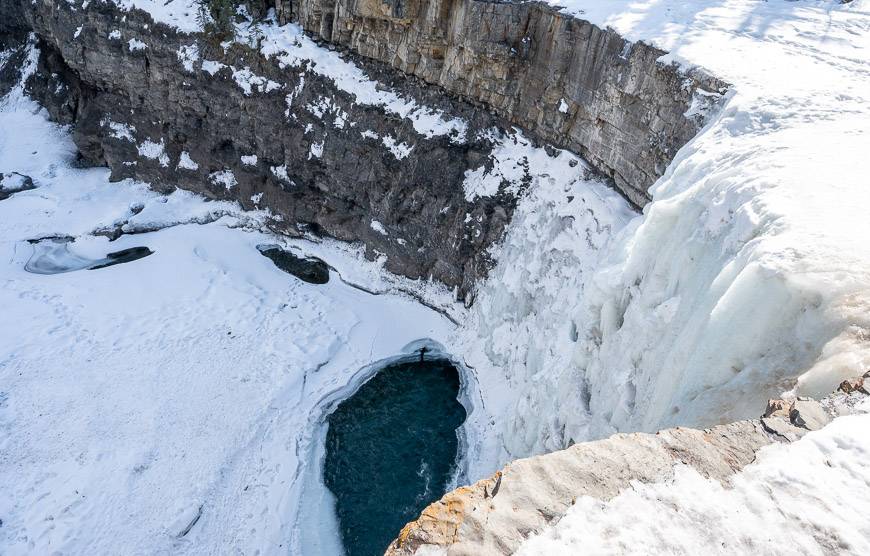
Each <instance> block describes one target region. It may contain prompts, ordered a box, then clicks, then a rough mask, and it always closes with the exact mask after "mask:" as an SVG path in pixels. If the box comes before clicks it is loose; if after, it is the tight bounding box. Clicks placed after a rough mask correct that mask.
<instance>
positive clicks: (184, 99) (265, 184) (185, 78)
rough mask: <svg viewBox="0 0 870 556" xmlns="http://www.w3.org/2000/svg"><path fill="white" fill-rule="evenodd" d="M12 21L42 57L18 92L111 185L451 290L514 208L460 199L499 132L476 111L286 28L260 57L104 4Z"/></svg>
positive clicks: (509, 203)
mask: <svg viewBox="0 0 870 556" xmlns="http://www.w3.org/2000/svg"><path fill="white" fill-rule="evenodd" d="M2 4H3V6H5V9H7V10H9V11H12V12H15V10H14V9H10V8H9V5H10V0H3V2H2ZM16 14H17V15H19V16H20V17H19V18H18V19H19V20H21V19H23V20H24V25H26V26H27V27H29V28H30V29H32V30H33V31H35V32H36V35H37V36H38V38H39V47H40V51H41V52H42V56H41V58H40V71H39V72H38V73H37V75H36V76H35V78H34V79H32V80H31V81H30V83H29V84H28V90H29V92H30V93H31V94H32V95H33V96H34V97H35V98H37V99H38V100H39V101H40V102H41V103H42V104H43V105H44V106H45V107H46V108H47V109H48V111H49V112H50V114H51V116H52V118H53V119H54V120H56V121H59V122H62V123H65V124H73V125H74V128H73V130H74V135H73V136H74V140H75V143H76V145H77V147H78V149H79V151H80V156H81V157H82V158H83V159H84V162H86V163H88V164H94V165H106V166H108V167H109V168H110V169H111V171H112V179H113V180H121V179H124V178H135V179H139V180H143V181H147V182H149V183H151V184H152V185H153V186H154V187H155V188H160V189H166V188H169V189H172V188H174V187H176V186H178V187H182V188H184V189H189V190H192V191H195V192H197V193H200V194H203V195H205V196H206V197H208V198H213V199H227V200H235V201H238V202H239V203H241V205H242V206H243V207H245V208H247V209H254V208H260V209H267V210H269V211H271V212H272V214H273V215H274V216H275V225H276V227H277V228H278V229H279V230H280V231H281V232H283V233H289V234H303V233H309V234H313V235H315V236H318V235H323V236H329V237H333V238H337V239H340V240H344V241H351V242H361V243H363V244H364V245H365V246H366V248H367V251H368V254H369V256H371V257H372V258H374V257H377V256H380V255H384V256H386V259H387V262H386V266H387V269H388V270H390V271H392V272H394V273H397V274H402V275H405V276H408V277H411V278H420V277H422V278H430V277H432V278H435V279H437V280H439V281H441V282H443V283H445V284H447V285H448V286H451V287H456V288H457V290H458V292H459V294H460V295H462V294H464V293H465V292H467V291H469V290H470V288H471V286H472V284H473V283H474V282H475V280H476V279H477V278H479V277H480V276H483V275H485V273H486V269H487V267H488V264H489V262H488V254H487V249H488V247H489V246H490V245H492V243H493V242H495V241H496V240H497V239H498V238H499V237H500V236H501V234H502V230H503V228H504V225H505V223H506V222H507V221H508V220H509V218H510V214H511V212H512V210H513V206H514V203H515V194H511V193H508V192H502V191H492V192H491V194H489V195H477V196H474V198H468V195H467V194H466V192H465V191H464V189H463V183H464V179H465V174H466V172H469V171H473V170H475V169H478V168H483V167H485V166H486V165H487V164H490V165H491V162H490V160H489V157H490V154H491V152H492V150H493V147H494V145H496V144H497V143H498V140H497V139H493V137H494V135H497V133H496V131H497V130H498V129H503V128H504V127H505V122H503V121H502V120H500V119H499V118H497V117H494V116H492V115H491V114H489V113H488V112H487V111H485V110H481V109H479V108H477V107H474V106H471V105H469V104H467V103H463V102H460V101H451V100H448V99H445V98H443V96H442V93H441V91H439V90H437V89H436V88H435V87H431V86H427V85H425V84H420V83H417V82H415V81H413V80H406V79H404V78H402V76H400V75H399V74H397V73H396V72H392V73H385V72H383V71H382V68H379V67H376V66H369V67H366V66H365V61H364V60H359V61H358V62H357V63H354V62H349V61H345V60H343V59H341V58H340V57H339V56H338V55H337V54H335V53H330V52H329V51H327V50H326V49H321V48H318V47H317V46H316V45H314V44H313V43H311V41H310V40H309V39H307V38H305V37H304V36H302V35H301V33H300V32H299V31H298V28H297V29H295V33H294V29H290V28H277V27H276V26H273V31H275V33H276V36H275V40H274V41H273V43H269V44H272V45H274V46H275V48H276V51H275V52H274V53H273V55H272V56H266V55H264V54H263V52H261V51H260V50H258V48H257V41H258V40H259V41H260V45H261V46H262V44H263V39H262V36H258V37H256V38H252V39H251V40H250V41H248V42H246V41H244V40H242V39H241V38H240V39H239V41H238V42H236V43H232V44H224V45H221V44H219V41H217V40H215V39H211V38H207V37H202V36H196V35H188V34H185V33H181V32H178V31H177V30H176V29H173V28H170V27H167V26H165V25H162V24H159V23H155V22H154V21H153V20H152V19H151V17H150V16H149V14H147V13H145V12H141V11H138V10H130V11H127V10H123V9H121V8H119V7H117V6H116V5H115V4H113V3H111V2H91V3H89V4H88V5H87V7H85V8H82V7H78V6H76V5H71V4H70V3H68V2H65V1H52V0H48V1H45V2H39V3H31V2H23V3H20V7H19V8H18V11H17V12H16ZM17 26H20V25H17ZM285 30H286V31H287V33H286V34H282V33H283V32H284V31H285ZM281 41H286V44H283V43H282V42H281ZM278 46H280V47H281V48H284V49H285V50H286V51H280V52H278V50H277V49H278ZM330 72H332V73H334V74H337V75H340V76H346V75H351V76H352V83H351V85H352V86H348V85H347V83H344V82H340V81H341V79H340V78H337V77H335V76H334V75H330ZM357 74H358V75H357ZM368 76H374V78H375V79H370V78H369V77H368Z"/></svg>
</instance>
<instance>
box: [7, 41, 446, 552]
mask: <svg viewBox="0 0 870 556" xmlns="http://www.w3.org/2000/svg"><path fill="white" fill-rule="evenodd" d="M34 59H35V57H34ZM13 95H17V96H16V97H15V98H7V99H5V100H4V101H3V102H2V103H0V104H2V108H0V126H2V128H3V129H15V130H16V133H15V134H14V136H10V135H9V134H6V135H0V167H2V168H11V169H14V170H15V171H19V172H21V173H23V174H26V175H30V176H32V177H33V178H34V181H36V182H37V183H38V185H39V188H38V189H36V190H33V191H25V192H22V193H18V194H16V195H15V196H13V197H11V198H9V199H6V200H4V201H2V202H0V260H2V261H4V262H3V264H2V265H0V283H2V284H3V287H2V288H0V306H2V307H3V312H4V314H6V315H17V316H20V318H14V319H8V318H4V319H0V384H2V387H0V426H2V429H3V434H2V435H0V439H2V440H0V443H2V453H3V454H4V455H3V457H2V458H0V516H2V519H3V526H2V528H0V552H2V553H3V554H9V555H15V554H48V553H94V554H133V553H152V554H153V553H173V554H200V553H203V552H209V553H225V552H236V553H250V554H253V553H279V552H283V553H286V552H290V553H295V554H298V553H304V551H303V550H302V549H301V548H299V543H300V538H301V536H302V535H301V534H300V529H299V527H300V526H301V525H300V518H299V516H300V515H301V514H305V515H307V513H306V512H307V511H308V510H309V509H310V508H311V507H312V506H311V498H305V497H303V496H302V494H301V492H302V490H303V482H304V479H306V478H308V477H314V476H316V473H314V470H315V469H316V468H317V467H318V463H317V460H316V459H314V458H315V456H316V454H315V451H314V444H315V442H314V441H315V439H316V434H319V433H318V430H317V429H316V427H315V425H314V424H315V422H316V420H317V419H319V418H321V416H322V414H323V411H325V409H324V408H325V405H324V404H325V403H327V402H326V400H328V399H330V397H331V396H332V397H335V396H341V395H346V392H345V394H342V392H343V388H346V387H347V386H348V385H352V384H353V383H354V382H353V381H354V380H355V381H356V384H358V383H359V381H360V380H362V379H363V378H364V377H365V376H366V375H365V372H368V373H370V372H371V370H372V367H370V365H371V364H372V363H373V362H376V361H379V360H382V359H387V358H391V357H394V356H397V355H399V354H401V353H403V349H404V348H406V347H407V346H412V347H413V344H412V342H415V341H418V340H422V339H426V338H432V339H435V340H438V339H443V338H444V337H446V336H447V335H448V334H449V333H450V330H451V329H452V328H453V325H452V324H451V323H450V322H449V321H448V320H447V319H445V318H443V317H442V316H441V315H440V314H438V313H437V312H435V311H433V310H431V309H428V308H426V307H424V306H422V305H420V304H419V303H417V302H416V301H414V300H413V299H411V298H409V297H408V296H406V295H402V294H399V293H395V290H392V291H388V290H387V289H386V288H385V286H384V284H386V282H385V273H384V272H383V270H382V269H381V266H380V265H379V264H378V263H369V262H367V261H366V260H365V257H364V253H363V252H361V251H359V250H358V249H357V250H353V249H352V248H351V247H349V246H344V247H340V246H336V247H334V246H333V245H332V244H329V243H321V244H312V243H309V242H305V241H302V240H294V241H285V240H283V239H281V238H277V237H275V236H273V235H272V234H270V233H268V232H267V231H265V230H267V228H268V219H269V216H268V213H264V212H249V213H245V212H243V211H241V209H240V208H239V207H238V205H236V204H233V203H227V202H219V201H206V200H204V199H202V198H200V197H197V196H196V195H193V194H191V193H187V192H184V191H181V190H177V191H175V192H174V193H172V194H171V195H168V196H161V195H159V194H157V193H154V192H152V191H150V190H148V188H147V187H146V186H145V185H144V184H141V183H137V182H133V181H130V180H125V181H122V182H118V183H111V182H109V172H108V170H106V169H102V168H91V169H83V168H80V167H79V165H78V164H77V163H76V159H75V147H74V145H73V144H72V142H71V140H70V138H69V130H68V129H67V128H64V127H61V126H57V125H54V124H51V123H49V122H48V121H47V120H46V115H45V113H44V111H42V110H40V109H38V107H37V106H36V105H35V104H34V103H33V102H32V101H30V100H28V99H26V98H23V97H22V96H21V95H20V89H19V90H16V91H14V92H13ZM131 207H136V209H137V210H138V208H140V207H141V208H142V210H141V212H139V213H138V214H135V215H134V214H133V211H131ZM125 221H126V222H127V224H125V225H124V226H123V227H124V229H127V230H133V229H136V228H140V229H141V228H149V227H151V229H154V228H155V227H163V229H160V230H157V231H151V232H147V233H138V234H136V235H123V236H121V237H120V238H119V239H117V240H116V241H114V242H109V241H108V239H107V238H105V237H101V236H95V235H92V232H93V231H94V230H96V229H99V228H104V227H110V226H113V225H116V224H118V223H120V222H125ZM57 234H65V235H69V236H72V237H73V238H74V241H72V242H71V243H70V244H69V249H70V252H71V253H72V254H75V255H77V256H80V257H83V258H87V259H95V258H99V257H102V256H103V255H105V253H107V252H110V251H113V250H119V249H123V248H128V247H133V246H138V245H144V246H147V247H149V248H150V249H152V250H153V251H154V254H153V255H151V256H149V257H146V258H143V259H140V260H138V261H134V262H130V263H126V264H121V265H117V266H113V267H109V268H104V269H99V270H79V271H72V272H66V273H63V274H56V275H38V274H32V273H29V272H26V271H25V270H24V264H25V262H26V261H27V260H28V259H29V258H30V255H31V254H32V252H33V246H32V245H30V244H29V243H28V242H27V241H26V240H28V239H33V238H40V237H46V236H50V235H57ZM263 243H281V244H282V245H284V247H285V248H291V249H295V250H297V251H299V252H300V253H301V254H307V253H308V252H312V254H316V255H317V256H319V257H321V258H323V259H325V260H327V261H329V262H330V264H331V265H333V266H334V267H335V268H336V269H337V270H336V271H334V272H333V273H332V279H331V280H330V282H329V283H328V284H325V285H319V286H315V285H312V284H307V283H305V282H302V281H299V280H296V279H295V278H293V277H292V276H290V275H288V274H286V273H284V272H282V271H281V270H279V269H278V268H277V267H275V265H274V264H273V263H272V262H271V261H269V260H268V259H267V258H265V257H263V256H262V255H260V253H259V252H258V251H257V249H256V246H257V245H259V244H263ZM344 279H348V280H352V281H354V282H355V283H357V284H362V285H364V286H365V287H367V288H370V289H372V290H378V293H379V294H380V295H371V294H368V293H366V292H364V291H362V290H360V289H358V288H357V287H352V286H350V285H347V284H346V283H345V282H344ZM412 347H411V348H408V349H412ZM361 371H362V372H361ZM320 491H321V492H322V489H320ZM325 508H326V510H324V511H325V512H326V513H327V514H328V512H329V511H331V509H330V508H329V507H328V506H327V507H325ZM303 510H304V511H303ZM327 518H328V515H327ZM316 523H317V528H318V530H323V528H324V527H325V526H326V525H328V519H326V520H319V521H317V522H316ZM108 532H111V533H108ZM307 532H311V528H310V527H309V528H308V529H307ZM325 534H326V537H325V538H331V539H333V542H334V539H336V538H337V535H335V534H334V533H330V532H328V531H327V532H326V533H325ZM330 535H331V536H330ZM294 547H295V548H294ZM308 553H311V552H308ZM331 553H334V552H331Z"/></svg>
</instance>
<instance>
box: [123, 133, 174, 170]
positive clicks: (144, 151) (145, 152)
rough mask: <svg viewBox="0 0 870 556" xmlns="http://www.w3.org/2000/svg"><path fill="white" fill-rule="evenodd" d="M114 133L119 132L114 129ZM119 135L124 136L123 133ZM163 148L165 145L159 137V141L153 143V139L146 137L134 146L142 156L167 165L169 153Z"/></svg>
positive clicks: (164, 165)
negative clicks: (146, 138)
mask: <svg viewBox="0 0 870 556" xmlns="http://www.w3.org/2000/svg"><path fill="white" fill-rule="evenodd" d="M113 129H114V128H113ZM114 133H121V132H118V131H115V132H114ZM114 133H113V135H114ZM121 137H124V138H126V137H125V136H124V135H123V134H121ZM165 148H166V147H165V145H164V143H163V139H161V140H160V142H159V143H155V142H154V141H151V140H150V139H148V140H145V141H143V142H142V143H141V144H140V145H139V146H137V147H136V149H137V150H138V151H139V156H143V157H145V158H148V159H150V160H156V161H158V162H159V163H160V165H161V166H163V167H167V166H169V155H168V154H166V150H165Z"/></svg>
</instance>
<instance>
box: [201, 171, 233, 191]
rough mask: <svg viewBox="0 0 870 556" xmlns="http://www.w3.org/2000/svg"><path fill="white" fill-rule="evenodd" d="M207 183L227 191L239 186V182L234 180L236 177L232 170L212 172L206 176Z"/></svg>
mask: <svg viewBox="0 0 870 556" xmlns="http://www.w3.org/2000/svg"><path fill="white" fill-rule="evenodd" d="M208 181H210V182H212V183H213V184H215V185H222V186H224V187H225V188H226V190H227V191H229V190H231V189H232V188H234V187H235V186H237V185H239V182H238V181H237V180H236V176H235V174H233V172H232V170H221V171H219V172H212V173H211V174H209V175H208Z"/></svg>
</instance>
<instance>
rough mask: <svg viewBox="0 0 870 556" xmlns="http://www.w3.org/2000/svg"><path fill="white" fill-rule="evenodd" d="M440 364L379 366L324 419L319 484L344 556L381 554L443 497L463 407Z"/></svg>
mask: <svg viewBox="0 0 870 556" xmlns="http://www.w3.org/2000/svg"><path fill="white" fill-rule="evenodd" d="M458 394H459V373H458V371H457V370H456V368H455V367H454V366H453V365H452V364H451V363H450V362H449V361H446V360H435V361H426V362H423V363H420V362H412V363H400V364H394V365H390V366H388V367H385V368H384V369H383V370H381V371H380V372H378V374H376V375H375V376H374V377H373V378H372V379H371V380H369V381H368V382H367V383H365V384H364V385H363V386H362V387H361V388H360V389H359V391H358V392H357V393H356V394H354V395H353V396H352V397H350V398H348V399H347V400H345V401H343V402H342V403H341V404H340V405H339V406H338V408H337V409H336V410H335V412H334V413H333V414H332V415H330V416H329V418H328V421H329V430H328V432H327V435H326V461H325V463H324V480H325V482H326V486H327V487H328V488H329V490H331V491H332V493H333V494H334V495H335V498H336V513H337V514H338V520H339V528H340V531H341V536H342V541H343V543H344V547H345V550H346V551H347V554H348V556H375V555H377V556H381V555H383V553H384V550H386V548H387V546H388V545H389V543H390V542H391V541H392V540H393V539H394V538H395V537H396V536H397V535H398V533H399V531H400V530H401V528H402V527H403V526H404V525H405V524H406V523H407V522H409V521H412V520H414V519H416V518H417V517H418V516H419V514H420V512H421V511H422V510H423V508H425V507H426V506H427V505H429V504H430V503H431V502H434V501H435V500H438V499H439V498H440V497H441V496H442V495H443V494H444V492H445V487H446V484H447V481H448V480H449V479H450V476H451V473H452V472H453V468H454V463H455V462H456V453H457V450H458V447H459V444H458V439H457V436H456V429H457V428H458V427H459V426H460V425H461V424H462V423H463V421H465V409H464V408H463V407H462V405H461V404H460V403H459V401H458V400H457V399H456V398H457V395H458Z"/></svg>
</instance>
